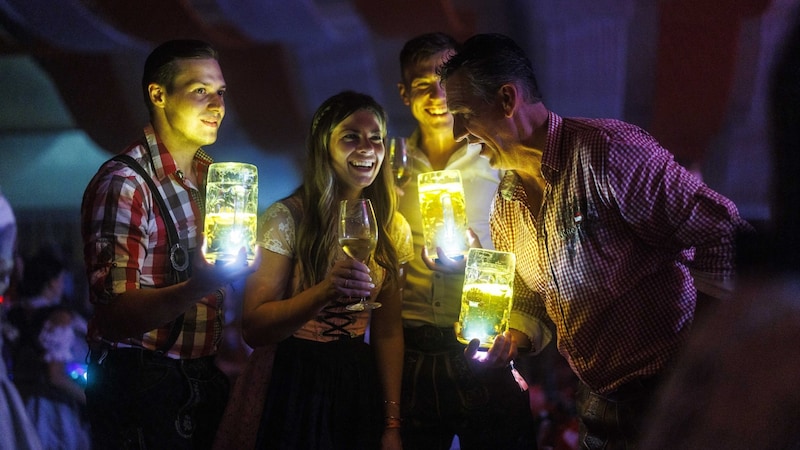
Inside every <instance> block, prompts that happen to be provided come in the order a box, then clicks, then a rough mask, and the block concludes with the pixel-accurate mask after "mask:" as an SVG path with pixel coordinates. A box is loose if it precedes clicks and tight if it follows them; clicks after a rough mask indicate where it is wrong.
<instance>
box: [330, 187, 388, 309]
mask: <svg viewBox="0 0 800 450" xmlns="http://www.w3.org/2000/svg"><path fill="white" fill-rule="evenodd" d="M339 245H341V246H342V249H343V250H344V252H345V253H347V256H349V257H351V258H353V259H355V260H357V261H361V262H362V263H364V264H366V263H367V261H368V260H369V258H370V256H371V255H372V252H373V251H374V250H375V246H377V245H378V224H377V222H376V221H375V211H374V210H373V209H372V202H370V201H369V199H364V198H359V199H355V200H342V201H341V203H340V204H339ZM380 307H381V304H380V303H378V302H373V301H370V300H369V299H367V298H364V297H361V300H360V301H359V302H358V303H353V304H351V305H347V306H346V308H347V309H348V310H350V311H364V310H365V309H376V308H380Z"/></svg>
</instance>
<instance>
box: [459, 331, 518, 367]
mask: <svg viewBox="0 0 800 450" xmlns="http://www.w3.org/2000/svg"><path fill="white" fill-rule="evenodd" d="M479 346H480V341H479V340H478V339H473V340H472V341H470V343H469V344H468V345H467V348H466V349H464V355H465V356H466V357H467V361H477V363H476V364H480V365H481V366H483V367H491V368H501V367H505V366H507V365H508V364H509V363H510V362H511V361H512V360H513V359H514V358H516V357H517V353H518V352H517V341H516V339H514V336H513V335H512V334H511V332H510V331H506V332H505V333H503V334H501V335H498V336H497V337H496V338H495V340H494V343H492V346H491V347H489V350H488V351H485V352H479V351H478V347H479Z"/></svg>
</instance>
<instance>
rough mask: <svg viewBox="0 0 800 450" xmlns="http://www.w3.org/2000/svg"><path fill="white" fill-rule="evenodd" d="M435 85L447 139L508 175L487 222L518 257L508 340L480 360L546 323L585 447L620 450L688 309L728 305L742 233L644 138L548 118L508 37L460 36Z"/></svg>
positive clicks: (496, 360)
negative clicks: (448, 115)
mask: <svg viewBox="0 0 800 450" xmlns="http://www.w3.org/2000/svg"><path fill="white" fill-rule="evenodd" d="M442 82H443V83H444V86H445V91H446V94H447V105H448V108H449V109H450V111H451V112H452V113H453V116H454V118H455V120H454V124H453V134H454V137H455V138H456V139H457V140H460V139H464V138H467V139H468V140H469V141H470V142H471V143H472V142H479V143H481V144H483V149H482V151H481V154H482V155H483V156H484V157H487V158H489V161H490V163H491V165H492V167H495V168H498V169H505V170H507V171H508V172H507V173H506V175H505V177H504V179H503V180H502V182H501V184H500V187H499V188H498V191H497V194H496V196H495V199H494V203H493V206H492V211H491V219H490V222H491V229H492V240H493V242H494V245H495V247H496V248H497V249H498V250H504V251H511V252H514V253H515V254H516V256H517V277H516V281H515V286H514V306H513V308H512V312H511V317H510V327H511V328H512V330H511V331H510V333H507V334H506V335H505V336H503V337H502V338H499V340H498V341H497V342H495V347H500V351H498V350H496V349H494V348H493V349H492V350H494V351H491V350H490V352H489V356H490V357H489V361H488V362H489V363H493V364H502V363H505V362H507V360H508V359H509V358H511V357H513V356H515V355H516V353H517V349H516V346H519V348H521V349H526V350H529V351H533V352H538V351H540V350H541V349H542V347H544V346H545V345H547V343H548V342H549V341H550V339H551V337H552V336H551V332H550V330H551V329H553V328H554V329H555V330H556V336H557V345H558V349H559V352H560V353H561V354H562V355H563V356H564V357H565V358H567V360H568V362H569V364H570V366H571V367H572V370H573V371H574V372H575V374H576V375H577V376H578V377H579V379H580V381H581V383H580V387H579V390H578V394H577V398H576V404H577V408H578V415H579V418H580V422H581V430H580V445H581V447H582V448H586V449H601V448H602V449H617V448H632V447H631V446H632V445H635V443H636V440H637V438H638V436H639V429H640V428H641V426H642V422H643V418H644V416H645V413H646V412H647V407H648V404H649V402H650V400H651V399H652V398H653V396H654V393H655V391H656V389H657V387H658V384H659V380H661V379H663V378H664V375H665V373H666V371H667V370H668V369H669V367H670V364H671V362H672V361H673V360H674V358H675V356H676V355H677V354H678V353H679V352H680V350H681V349H682V348H683V346H684V343H685V341H686V339H687V336H688V333H689V331H690V328H691V326H692V323H693V321H694V320H695V313H696V310H702V308H704V307H706V306H708V305H709V304H710V303H712V301H713V299H723V298H725V297H726V295H727V294H729V292H730V290H731V281H732V277H733V270H734V267H733V263H734V258H735V251H734V242H735V240H736V236H737V234H738V233H739V232H742V231H746V230H748V229H749V228H750V227H749V225H748V224H747V223H746V222H745V221H744V220H742V219H741V218H740V217H739V214H738V212H737V209H736V207H735V205H734V204H733V203H732V202H731V201H730V200H728V199H727V198H725V197H723V196H722V195H720V194H718V193H716V192H714V191H712V190H711V189H710V188H709V187H708V186H706V185H705V184H703V183H702V182H701V181H699V180H698V179H697V178H696V177H695V176H694V175H692V174H691V173H689V172H688V171H687V170H685V169H684V168H682V167H681V166H680V165H678V164H677V163H676V162H675V161H674V159H673V157H672V155H671V154H670V153H669V152H668V151H667V150H665V149H664V148H663V147H661V146H660V145H659V144H658V142H657V141H656V140H655V139H654V138H653V137H652V136H650V135H649V134H648V133H647V132H645V131H644V130H642V129H640V128H638V127H636V126H634V125H631V124H627V123H624V122H621V121H617V120H610V119H582V118H580V119H579V118H562V117H560V116H558V115H556V114H555V113H553V112H551V111H549V110H548V109H547V108H546V107H545V105H544V104H543V103H542V101H541V94H540V92H539V89H538V86H537V82H536V78H535V75H534V73H533V69H532V67H531V63H530V61H529V60H528V58H527V56H526V55H525V53H524V52H523V51H522V50H521V49H520V47H519V46H518V45H517V44H516V43H514V42H513V41H512V40H511V39H509V38H507V37H505V36H502V35H497V34H487V35H477V36H474V37H472V38H470V39H469V40H467V41H466V42H465V43H464V46H463V48H462V49H461V50H460V51H459V53H458V54H457V55H455V56H454V57H452V58H451V59H449V60H448V61H447V62H446V63H445V64H444V66H443V68H442ZM696 307H697V308H696Z"/></svg>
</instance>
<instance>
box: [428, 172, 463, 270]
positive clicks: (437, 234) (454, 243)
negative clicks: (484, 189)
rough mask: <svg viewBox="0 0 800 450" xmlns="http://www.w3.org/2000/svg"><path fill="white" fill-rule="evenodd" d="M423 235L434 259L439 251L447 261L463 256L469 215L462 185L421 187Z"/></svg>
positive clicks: (433, 184) (429, 185)
mask: <svg viewBox="0 0 800 450" xmlns="http://www.w3.org/2000/svg"><path fill="white" fill-rule="evenodd" d="M419 207H420V212H421V213H422V233H423V235H424V236H425V247H426V248H427V249H428V255H429V256H430V257H431V258H435V257H436V247H441V248H442V250H444V252H445V254H446V255H447V256H448V257H451V258H453V257H456V256H463V255H464V253H465V252H466V251H467V249H468V247H469V246H468V244H467V212H466V205H465V202H464V191H463V189H462V187H461V183H460V182H454V183H446V184H441V183H431V184H423V183H420V184H419Z"/></svg>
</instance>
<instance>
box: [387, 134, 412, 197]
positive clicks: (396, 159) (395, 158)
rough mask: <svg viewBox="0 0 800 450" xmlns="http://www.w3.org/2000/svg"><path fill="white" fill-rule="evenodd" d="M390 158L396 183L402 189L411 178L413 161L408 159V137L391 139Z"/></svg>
mask: <svg viewBox="0 0 800 450" xmlns="http://www.w3.org/2000/svg"><path fill="white" fill-rule="evenodd" d="M389 158H390V161H391V162H392V174H393V175H394V184H395V186H397V187H399V188H401V189H402V188H403V186H405V185H406V183H408V180H410V179H411V161H409V159H408V147H407V146H406V138H403V137H393V138H391V139H390V140H389Z"/></svg>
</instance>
